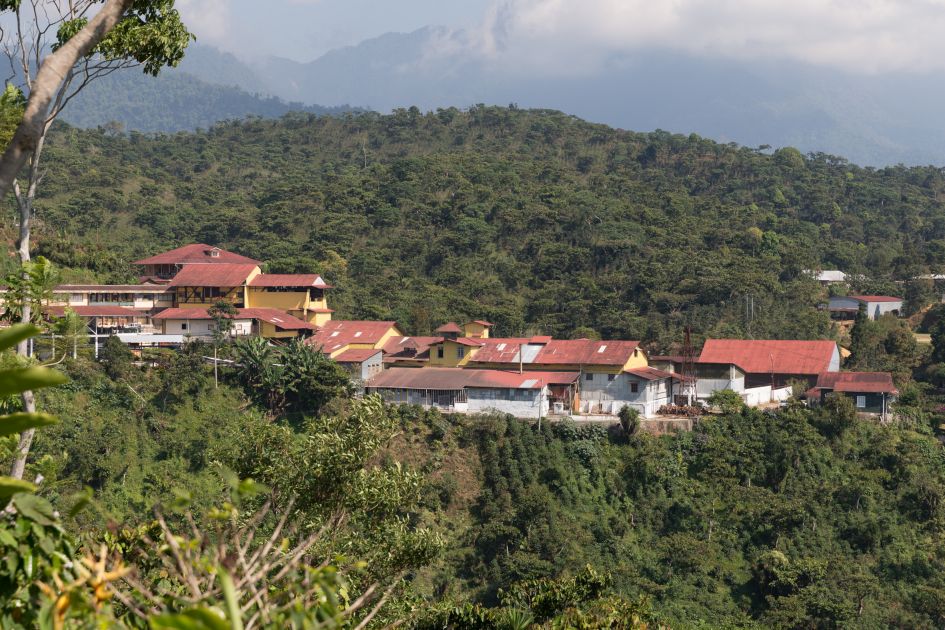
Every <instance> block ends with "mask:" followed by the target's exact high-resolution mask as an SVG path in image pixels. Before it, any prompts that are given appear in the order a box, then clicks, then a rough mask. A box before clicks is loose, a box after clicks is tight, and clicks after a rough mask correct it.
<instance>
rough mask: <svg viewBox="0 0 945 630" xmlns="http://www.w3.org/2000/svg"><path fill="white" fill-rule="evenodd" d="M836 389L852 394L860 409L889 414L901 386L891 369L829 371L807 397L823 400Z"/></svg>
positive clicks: (818, 378) (864, 411)
mask: <svg viewBox="0 0 945 630" xmlns="http://www.w3.org/2000/svg"><path fill="white" fill-rule="evenodd" d="M832 393H837V394H842V395H845V396H849V397H850V398H851V399H852V400H853V404H854V405H855V406H856V410H857V411H858V412H860V413H868V414H871V415H876V416H880V417H881V418H882V419H883V420H886V418H887V417H888V415H889V406H890V404H891V403H893V402H895V401H896V396H898V395H899V390H898V389H897V388H896V385H895V384H894V383H893V379H892V374H890V373H889V372H825V373H823V374H821V375H820V376H818V377H817V384H816V385H814V387H812V388H811V389H810V390H808V392H807V399H808V400H809V401H810V402H812V403H814V404H820V403H822V402H823V401H824V399H825V398H826V397H827V396H829V395H830V394H832Z"/></svg>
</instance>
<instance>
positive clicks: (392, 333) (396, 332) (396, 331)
mask: <svg viewBox="0 0 945 630" xmlns="http://www.w3.org/2000/svg"><path fill="white" fill-rule="evenodd" d="M403 336H404V333H403V332H401V330H400V328H398V327H397V326H391V327H390V328H388V329H387V332H385V333H384V335H383V336H382V337H381V338H380V340H378V342H377V343H375V344H374V345H373V346H366V347H368V348H377V349H378V350H380V349H381V348H383V347H384V346H385V345H386V344H387V342H388V341H390V338H391V337H403ZM353 347H357V346H353Z"/></svg>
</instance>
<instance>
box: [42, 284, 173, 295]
mask: <svg viewBox="0 0 945 630" xmlns="http://www.w3.org/2000/svg"><path fill="white" fill-rule="evenodd" d="M53 291H54V292H55V293H165V292H167V291H168V286H167V285H161V284H60V285H59V286H58V287H56V288H55V289H54V290H53Z"/></svg>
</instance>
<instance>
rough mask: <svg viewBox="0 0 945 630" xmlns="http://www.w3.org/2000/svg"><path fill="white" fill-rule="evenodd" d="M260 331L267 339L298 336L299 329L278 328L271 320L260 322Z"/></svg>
mask: <svg viewBox="0 0 945 630" xmlns="http://www.w3.org/2000/svg"><path fill="white" fill-rule="evenodd" d="M259 332H260V335H261V336H263V337H266V338H267V339H272V338H279V339H285V338H289V339H291V338H292V337H298V335H299V331H297V330H276V327H275V326H274V325H272V324H270V323H269V322H262V321H261V322H259Z"/></svg>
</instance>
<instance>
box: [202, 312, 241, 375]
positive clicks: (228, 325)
mask: <svg viewBox="0 0 945 630" xmlns="http://www.w3.org/2000/svg"><path fill="white" fill-rule="evenodd" d="M238 312H239V311H237V310H236V307H235V306H233V303H232V302H229V301H227V300H219V301H217V302H215V303H214V304H213V306H211V307H210V308H208V309H207V314H208V315H210V317H211V318H213V323H214V326H213V386H214V387H219V386H220V368H219V363H218V354H219V350H220V345H221V344H222V343H223V342H224V341H226V340H227V339H228V338H229V337H230V334H231V333H232V331H233V318H234V317H235V316H236V314H237V313H238Z"/></svg>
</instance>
